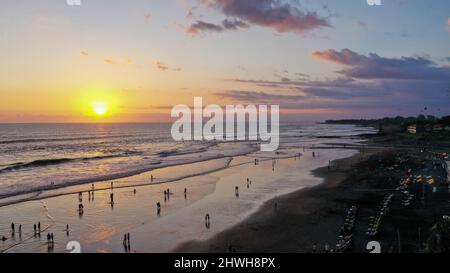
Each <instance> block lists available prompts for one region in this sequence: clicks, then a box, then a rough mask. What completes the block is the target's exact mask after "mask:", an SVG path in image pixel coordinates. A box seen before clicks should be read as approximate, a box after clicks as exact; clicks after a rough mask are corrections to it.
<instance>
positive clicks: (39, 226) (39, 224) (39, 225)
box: [38, 222, 41, 233]
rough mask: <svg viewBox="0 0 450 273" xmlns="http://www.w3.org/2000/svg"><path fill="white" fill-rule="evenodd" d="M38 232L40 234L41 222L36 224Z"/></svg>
mask: <svg viewBox="0 0 450 273" xmlns="http://www.w3.org/2000/svg"><path fill="white" fill-rule="evenodd" d="M38 232H39V233H41V222H38Z"/></svg>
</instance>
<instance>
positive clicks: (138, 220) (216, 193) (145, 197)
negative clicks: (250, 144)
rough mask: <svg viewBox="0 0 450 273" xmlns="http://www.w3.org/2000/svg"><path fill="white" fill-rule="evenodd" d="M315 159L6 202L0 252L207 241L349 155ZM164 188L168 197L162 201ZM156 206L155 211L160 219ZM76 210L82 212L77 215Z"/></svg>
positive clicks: (281, 158) (146, 176) (218, 166)
mask: <svg viewBox="0 0 450 273" xmlns="http://www.w3.org/2000/svg"><path fill="white" fill-rule="evenodd" d="M316 153H317V156H315V157H313V156H312V150H305V152H304V155H302V156H300V155H299V150H298V149H286V150H283V151H279V152H277V153H273V154H272V155H267V154H265V155H266V157H259V162H258V164H257V165H255V163H254V158H258V156H260V155H259V154H258V153H256V154H254V155H251V154H249V155H247V156H238V157H227V158H222V159H215V160H209V161H204V162H197V163H193V164H184V165H178V166H172V167H167V168H162V169H158V170H155V171H152V172H148V173H143V174H140V175H137V176H132V177H129V178H126V179H117V180H112V181H107V182H100V183H96V184H95V190H94V191H93V193H92V192H91V191H90V189H91V185H90V184H88V185H77V186H74V187H67V188H63V189H56V190H54V191H46V192H43V193H41V194H39V195H34V196H30V197H29V199H25V200H23V199H20V198H19V199H17V198H16V200H14V199H12V200H11V199H9V200H7V201H8V202H9V203H4V204H3V207H1V208H0V215H1V219H5V221H2V223H1V225H0V231H1V232H2V234H5V235H10V236H8V240H6V241H4V242H1V243H0V245H1V250H2V251H3V252H48V251H51V252H67V250H66V244H67V242H69V241H72V240H75V241H78V242H80V244H81V245H82V248H83V252H125V251H130V252H171V251H174V250H176V248H177V247H179V245H180V244H182V243H183V242H186V241H191V240H207V239H210V238H211V237H213V236H214V235H216V234H218V233H219V232H221V231H223V230H226V229H228V228H231V227H233V226H234V225H236V224H238V223H239V222H241V221H243V220H244V219H246V218H247V217H249V216H250V215H252V214H253V213H255V212H256V211H258V210H260V206H261V204H264V203H265V202H268V201H269V200H277V199H278V197H279V196H284V195H285V194H288V193H290V192H295V191H298V190H300V189H303V188H308V187H313V186H316V185H318V184H320V183H321V182H322V179H321V178H319V177H316V176H313V175H311V174H310V172H311V171H312V170H313V169H316V168H319V167H323V166H327V165H328V162H329V161H332V160H334V159H336V158H344V157H349V156H351V155H353V154H355V153H356V152H355V151H354V150H352V149H322V150H320V155H319V151H318V152H316ZM272 158H275V159H272ZM180 174H183V175H181V176H180ZM152 176H153V181H152V182H150V183H149V181H151V177H152ZM247 178H249V182H247ZM111 183H113V189H111ZM236 187H238V188H239V190H238V193H239V194H238V196H237V195H236ZM167 189H170V195H169V196H168V197H167V198H165V195H164V191H166V190H167ZM185 189H186V191H187V194H186V196H185V195H184V190H185ZM134 190H136V193H135V192H134ZM79 192H82V200H81V201H80V200H79V195H78V194H79ZM111 193H113V194H114V204H113V205H112V204H111V200H110V198H111ZM157 202H160V203H161V205H162V209H161V214H160V215H157V211H156V203H157ZM79 203H82V204H83V206H84V209H83V214H82V215H79V211H78V204H79ZM307 209H308V208H305V210H307ZM206 214H209V215H210V217H211V225H210V226H209V227H206V226H205V222H204V218H205V215H206ZM6 219H8V220H6ZM11 222H14V223H15V225H22V227H23V232H22V234H21V236H19V234H17V232H16V234H14V236H12V234H11V233H10V226H9V225H10V223H11ZM38 222H40V223H41V226H42V230H41V234H40V236H39V234H36V235H35V234H34V232H33V229H32V226H33V224H36V223H38ZM66 225H69V232H67V231H66ZM47 233H53V234H54V236H55V239H54V240H55V244H54V247H53V248H51V249H49V248H48V244H47V242H46V238H45V237H46V234H47ZM125 233H130V234H131V236H132V240H131V241H132V244H131V249H130V250H125V249H124V246H123V244H122V238H123V234H125Z"/></svg>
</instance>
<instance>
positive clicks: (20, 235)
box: [19, 225, 22, 238]
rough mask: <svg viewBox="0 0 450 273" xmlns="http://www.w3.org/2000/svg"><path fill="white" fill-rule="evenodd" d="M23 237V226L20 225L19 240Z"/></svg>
mask: <svg viewBox="0 0 450 273" xmlns="http://www.w3.org/2000/svg"><path fill="white" fill-rule="evenodd" d="M21 237H22V225H19V238H21Z"/></svg>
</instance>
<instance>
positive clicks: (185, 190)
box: [184, 188, 187, 199]
mask: <svg viewBox="0 0 450 273" xmlns="http://www.w3.org/2000/svg"><path fill="white" fill-rule="evenodd" d="M186 198H187V189H186V188H184V199H186Z"/></svg>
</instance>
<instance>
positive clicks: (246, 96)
mask: <svg viewBox="0 0 450 273" xmlns="http://www.w3.org/2000/svg"><path fill="white" fill-rule="evenodd" d="M215 95H216V96H219V97H222V98H227V99H232V100H235V101H241V102H251V103H256V102H258V103H268V102H271V101H286V100H289V101H298V100H302V99H304V98H305V96H303V95H281V94H270V93H266V92H258V91H241V90H229V91H225V92H217V93H215Z"/></svg>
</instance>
